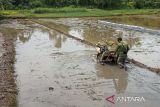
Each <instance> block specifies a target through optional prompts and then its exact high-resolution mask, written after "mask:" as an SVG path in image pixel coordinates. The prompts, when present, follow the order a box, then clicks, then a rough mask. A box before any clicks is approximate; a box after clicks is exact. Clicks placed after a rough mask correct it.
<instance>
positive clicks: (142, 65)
mask: <svg viewBox="0 0 160 107" xmlns="http://www.w3.org/2000/svg"><path fill="white" fill-rule="evenodd" d="M31 21H32V22H35V23H37V24H40V25H43V26H45V27H47V28H50V29H53V30H56V31H58V32H60V33H62V34H64V35H65V36H67V37H70V38H72V39H75V40H77V41H80V42H82V43H84V44H87V45H90V46H93V47H95V46H96V45H95V44H94V43H91V42H89V41H87V40H82V39H81V38H78V37H75V36H72V35H70V34H68V33H65V32H63V31H61V30H59V29H56V28H55V27H52V26H49V25H45V24H44V23H41V22H40V21H36V20H31ZM131 30H133V29H131ZM153 32H154V31H153ZM157 32H158V31H157ZM157 32H155V34H157ZM159 33H160V32H158V34H159ZM128 60H129V61H130V62H132V63H133V64H135V65H137V66H139V67H142V68H145V69H148V70H150V71H153V72H156V73H159V72H160V69H159V68H153V67H149V66H147V65H145V64H143V63H141V62H139V61H136V60H134V59H130V58H128Z"/></svg>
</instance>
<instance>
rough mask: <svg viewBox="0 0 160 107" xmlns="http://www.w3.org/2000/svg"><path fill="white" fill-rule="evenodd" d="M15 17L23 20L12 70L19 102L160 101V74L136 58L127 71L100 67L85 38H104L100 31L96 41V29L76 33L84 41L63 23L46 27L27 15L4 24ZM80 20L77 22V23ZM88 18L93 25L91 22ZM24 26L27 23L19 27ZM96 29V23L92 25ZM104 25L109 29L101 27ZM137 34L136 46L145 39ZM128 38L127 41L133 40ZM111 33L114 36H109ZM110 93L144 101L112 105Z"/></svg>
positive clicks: (106, 105)
mask: <svg viewBox="0 0 160 107" xmlns="http://www.w3.org/2000/svg"><path fill="white" fill-rule="evenodd" d="M43 20H44V19H43ZM59 20H62V19H59ZM63 20H64V19H63ZM67 20H69V19H67ZM76 20H77V19H76ZM78 20H79V19H78ZM12 21H14V22H16V21H17V23H19V25H18V26H17V27H15V29H16V31H17V33H15V36H14V37H15V38H14V39H16V42H15V45H14V46H15V50H16V55H15V64H14V71H15V75H16V84H17V87H18V90H19V92H18V97H17V100H18V106H19V107H36V106H38V107H90V106H91V107H135V106H136V107H146V106H149V107H150V106H152V107H157V105H159V100H160V97H159V94H160V91H159V89H160V87H159V86H160V77H159V75H158V74H156V73H153V72H150V71H149V70H147V69H144V68H140V67H138V66H136V65H134V64H132V63H128V64H127V68H128V69H127V71H124V70H123V69H119V67H118V66H117V65H105V66H102V65H100V64H99V63H97V62H96V59H95V58H96V52H95V49H94V48H93V47H92V46H89V45H87V44H84V43H83V42H85V41H86V40H89V39H90V40H93V41H92V43H96V42H97V41H99V40H101V39H102V38H100V37H98V36H96V37H97V38H98V40H96V39H93V37H94V33H95V32H93V33H92V34H91V35H92V36H91V37H90V38H89V36H87V35H86V36H87V37H85V36H84V33H82V34H81V33H80V35H78V36H79V37H81V39H79V40H81V41H79V40H78V41H77V40H75V39H74V38H72V36H74V35H71V36H66V35H65V32H68V29H70V27H67V26H66V25H63V24H62V25H58V24H55V25H52V23H51V22H49V23H50V24H48V23H47V24H48V25H49V27H48V26H47V27H45V26H42V25H39V24H35V23H33V22H31V21H29V20H11V22H9V23H8V22H7V23H4V24H3V26H8V25H9V26H10V24H11V28H12V23H13V22H12ZM41 22H43V21H41ZM76 22H78V21H75V22H74V23H76ZM86 22H87V21H86ZM90 23H91V24H92V25H93V24H95V23H92V21H90ZM42 24H46V22H45V23H42ZM81 24H83V22H81ZM57 25H58V26H59V27H60V28H62V29H64V32H61V29H59V27H58V26H57ZM76 25H77V24H75V27H76ZM20 26H24V27H22V29H20V28H21V27H20ZM71 26H72V25H71ZM87 26H88V25H86V24H85V25H84V26H83V27H84V28H86V29H88V27H87ZM79 27H81V26H79ZM83 27H82V28H83ZM50 28H51V29H50ZM53 28H55V30H53ZM73 28H74V27H73ZM93 28H94V27H93ZM19 29H20V30H19ZM96 29H97V26H96V25H95V28H94V30H96ZM100 29H101V28H100ZM103 29H104V30H105V29H106V28H105V27H104V28H103V26H102V30H103ZM58 30H59V32H58ZM70 30H71V29H70ZM94 30H93V31H94ZM78 31H79V30H78ZM109 31H110V33H111V34H114V33H115V30H114V29H110V28H109ZM80 32H81V31H80ZM98 32H100V31H98ZM106 32H108V31H106ZM76 33H77V31H76ZM124 33H126V32H125V31H124ZM128 33H129V32H127V33H126V34H128ZM78 34H79V33H78ZM136 34H137V35H135V36H134V37H132V38H133V39H131V42H129V43H130V45H131V46H132V47H133V48H134V46H136V45H139V43H138V42H139V41H141V38H139V36H140V35H138V34H139V33H136ZM67 35H70V34H67ZM76 35H77V34H76ZM103 36H104V37H105V34H102V37H103ZM127 37H128V36H126V40H128V41H129V40H130V39H127ZM88 38H89V39H88ZM108 38H110V39H113V40H114V38H113V37H111V36H109V37H108ZM103 39H104V38H103ZM103 39H102V40H103ZM142 46H143V45H142ZM137 51H138V50H137ZM111 95H116V96H126V97H127V96H132V97H134V96H139V97H144V98H145V102H127V103H126V102H116V104H112V103H110V102H108V101H106V98H107V97H108V96H111ZM2 98H3V96H2Z"/></svg>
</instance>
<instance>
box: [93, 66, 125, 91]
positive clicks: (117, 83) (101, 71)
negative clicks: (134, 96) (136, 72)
mask: <svg viewBox="0 0 160 107" xmlns="http://www.w3.org/2000/svg"><path fill="white" fill-rule="evenodd" d="M95 68H96V69H97V76H98V77H100V78H104V79H106V80H112V81H113V84H114V88H115V90H116V93H118V94H119V93H124V92H125V90H126V89H127V85H128V73H127V72H126V71H124V70H121V69H119V67H118V66H116V65H112V66H111V65H105V66H102V65H100V64H96V65H95Z"/></svg>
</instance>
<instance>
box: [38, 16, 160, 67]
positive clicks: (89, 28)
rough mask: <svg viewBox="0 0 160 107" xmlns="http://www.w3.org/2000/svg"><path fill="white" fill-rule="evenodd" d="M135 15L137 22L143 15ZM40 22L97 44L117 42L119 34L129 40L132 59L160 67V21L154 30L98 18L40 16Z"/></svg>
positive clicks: (156, 18) (147, 18) (145, 17)
mask: <svg viewBox="0 0 160 107" xmlns="http://www.w3.org/2000/svg"><path fill="white" fill-rule="evenodd" d="M132 17H133V19H134V17H135V19H134V21H137V20H136V18H139V17H140V16H132ZM132 17H127V18H132ZM141 17H142V16H141ZM120 18H121V17H120ZM143 18H144V19H145V20H152V18H149V17H147V16H143ZM154 18H155V20H154V21H155V22H157V23H159V20H158V19H159V17H154ZM113 19H114V17H113ZM133 19H132V20H133ZM115 20H116V19H115ZM132 20H131V21H132ZM145 20H144V21H142V22H144V25H145V23H146V21H145ZM118 21H119V20H118ZM40 22H42V23H43V24H44V25H46V26H53V27H55V28H56V29H58V30H59V31H62V32H64V33H67V34H70V35H72V36H75V37H78V38H80V39H83V40H86V41H89V42H91V43H94V44H96V43H97V42H99V41H100V42H102V43H104V42H105V41H106V40H112V41H116V40H115V39H116V38H117V37H118V36H122V37H123V38H124V40H126V41H127V42H128V44H129V46H130V48H131V50H130V52H129V54H128V55H129V57H130V58H131V59H136V61H138V62H141V63H143V64H145V65H147V66H149V67H152V68H159V67H160V63H159V62H160V57H159V54H160V51H159V50H160V49H159V47H160V42H159V41H160V38H159V35H158V34H159V33H160V30H158V29H159V24H155V26H156V28H158V29H156V30H154V29H150V27H151V28H154V27H152V26H151V25H148V24H146V25H145V26H146V27H148V28H149V29H148V28H143V27H138V26H132V25H125V24H124V25H120V26H119V24H117V23H112V22H111V23H109V24H108V23H105V22H103V23H102V22H101V21H99V19H95V18H93V19H92V18H85V19H83V18H61V19H40ZM120 22H121V21H120ZM137 22H138V21H137ZM150 23H151V22H150ZM127 24H128V23H127ZM59 26H61V27H59ZM117 26H119V27H117ZM62 28H63V29H62ZM64 29H65V30H64ZM117 30H119V31H120V32H122V34H118V33H117ZM157 32H158V33H157Z"/></svg>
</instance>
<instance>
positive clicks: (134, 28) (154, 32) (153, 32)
mask: <svg viewBox="0 0 160 107" xmlns="http://www.w3.org/2000/svg"><path fill="white" fill-rule="evenodd" d="M98 22H99V23H100V24H104V25H105V26H106V27H109V28H113V29H115V28H116V29H125V30H132V31H138V32H142V33H149V34H151V35H159V36H160V31H159V30H152V29H148V28H145V27H140V26H134V25H127V24H118V23H113V22H109V21H102V20H99V21H98Z"/></svg>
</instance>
